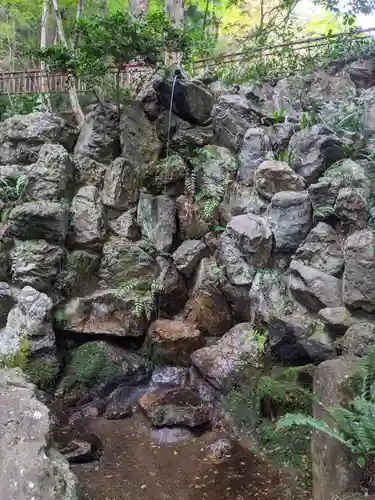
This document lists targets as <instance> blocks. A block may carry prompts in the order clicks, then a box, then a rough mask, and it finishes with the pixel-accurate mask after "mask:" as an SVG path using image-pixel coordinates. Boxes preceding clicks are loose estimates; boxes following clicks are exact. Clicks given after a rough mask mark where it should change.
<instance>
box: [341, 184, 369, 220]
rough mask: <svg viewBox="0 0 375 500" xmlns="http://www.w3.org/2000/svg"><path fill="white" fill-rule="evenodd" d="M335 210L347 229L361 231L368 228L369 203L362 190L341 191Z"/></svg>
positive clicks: (348, 189) (345, 189)
mask: <svg viewBox="0 0 375 500" xmlns="http://www.w3.org/2000/svg"><path fill="white" fill-rule="evenodd" d="M334 210H335V215H336V217H337V218H338V219H339V220H340V221H341V222H342V223H343V226H344V227H346V228H355V229H361V228H365V227H366V226H367V219H368V201H367V197H366V196H365V194H364V192H363V190H362V189H355V188H344V189H340V191H339V192H338V195H337V198H336V203H335V206H334Z"/></svg>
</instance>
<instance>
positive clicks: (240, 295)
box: [206, 278, 251, 340]
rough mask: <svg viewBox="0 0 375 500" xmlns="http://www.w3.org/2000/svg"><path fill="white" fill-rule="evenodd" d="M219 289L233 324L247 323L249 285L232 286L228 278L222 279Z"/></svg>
mask: <svg viewBox="0 0 375 500" xmlns="http://www.w3.org/2000/svg"><path fill="white" fill-rule="evenodd" d="M220 288H221V291H222V292H223V294H224V297H225V299H226V301H227V302H228V304H229V307H230V309H231V311H232V315H233V318H234V323H235V324H236V323H242V322H249V321H250V320H251V311H250V307H249V289H250V285H234V284H233V283H231V282H230V281H229V279H228V278H224V279H223V282H221V283H220ZM206 340H207V339H206Z"/></svg>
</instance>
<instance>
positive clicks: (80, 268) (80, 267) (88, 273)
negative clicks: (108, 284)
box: [54, 250, 100, 297]
mask: <svg viewBox="0 0 375 500" xmlns="http://www.w3.org/2000/svg"><path fill="white" fill-rule="evenodd" d="M99 264H100V255H98V254H97V253H93V252H89V251H87V250H73V251H71V252H69V253H67V254H66V256H65V259H64V260H63V264H62V269H61V271H60V273H59V275H58V277H57V280H56V283H55V285H54V290H56V291H58V292H62V293H63V294H64V296H69V297H71V296H76V295H78V296H79V295H85V294H87V293H89V290H92V289H94V288H95V287H96V285H97V281H98V278H97V271H98V268H99Z"/></svg>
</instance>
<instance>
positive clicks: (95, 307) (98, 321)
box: [56, 290, 147, 337]
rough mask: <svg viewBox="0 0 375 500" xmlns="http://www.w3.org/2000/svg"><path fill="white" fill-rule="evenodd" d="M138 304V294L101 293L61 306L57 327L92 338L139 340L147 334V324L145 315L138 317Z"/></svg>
mask: <svg viewBox="0 0 375 500" xmlns="http://www.w3.org/2000/svg"><path fill="white" fill-rule="evenodd" d="M136 303H137V295H136V293H135V292H129V293H126V292H124V293H119V292H116V290H99V291H96V292H94V293H92V294H90V295H87V296H84V297H75V298H73V299H71V300H70V301H69V302H68V303H66V304H65V305H63V306H60V308H59V310H58V313H57V316H56V318H57V323H58V324H57V326H58V327H59V328H62V329H64V330H69V331H71V332H75V333H85V334H89V335H114V336H117V337H140V336H142V335H144V334H145V332H146V330H147V321H146V318H145V316H144V314H141V315H137V313H136V311H135V305H136Z"/></svg>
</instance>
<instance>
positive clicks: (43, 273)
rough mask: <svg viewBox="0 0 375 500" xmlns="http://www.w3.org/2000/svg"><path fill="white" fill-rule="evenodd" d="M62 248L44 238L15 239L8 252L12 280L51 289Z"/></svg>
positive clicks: (56, 273)
mask: <svg viewBox="0 0 375 500" xmlns="http://www.w3.org/2000/svg"><path fill="white" fill-rule="evenodd" d="M62 256H63V249H62V248H61V247H59V246H56V245H52V244H50V243H48V242H47V241H44V240H33V241H15V246H14V248H13V249H12V251H11V253H10V259H11V273H12V281H13V283H15V284H17V285H30V286H32V287H34V288H36V289H37V290H40V291H49V290H51V287H52V284H53V282H54V281H55V280H56V278H57V275H58V273H59V271H60V267H61V260H62Z"/></svg>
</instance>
